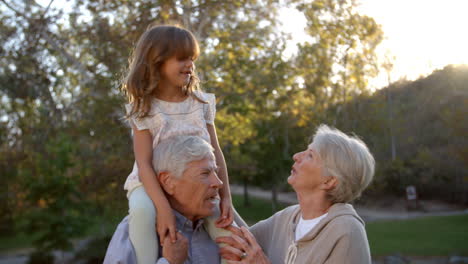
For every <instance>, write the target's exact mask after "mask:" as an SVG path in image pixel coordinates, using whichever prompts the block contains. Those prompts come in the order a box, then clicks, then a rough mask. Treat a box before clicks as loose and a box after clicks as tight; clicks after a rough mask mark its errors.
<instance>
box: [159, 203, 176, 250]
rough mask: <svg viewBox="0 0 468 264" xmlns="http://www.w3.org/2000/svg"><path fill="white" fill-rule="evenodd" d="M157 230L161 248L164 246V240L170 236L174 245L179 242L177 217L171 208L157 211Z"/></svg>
mask: <svg viewBox="0 0 468 264" xmlns="http://www.w3.org/2000/svg"><path fill="white" fill-rule="evenodd" d="M156 230H157V232H158V236H159V241H160V243H161V246H162V245H163V242H164V240H165V239H164V238H165V237H166V235H169V239H170V240H171V242H172V243H175V242H176V240H177V235H176V233H177V228H176V224H175V216H174V213H173V212H172V209H171V208H170V207H168V208H165V209H161V208H159V210H158V211H157V216H156Z"/></svg>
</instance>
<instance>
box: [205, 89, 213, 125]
mask: <svg viewBox="0 0 468 264" xmlns="http://www.w3.org/2000/svg"><path fill="white" fill-rule="evenodd" d="M204 95H205V98H204V99H205V100H206V101H207V102H208V104H207V105H205V108H206V109H204V110H205V111H204V112H205V121H206V123H207V124H210V125H213V124H214V120H215V115H216V97H215V95H214V94H212V93H205V94H204Z"/></svg>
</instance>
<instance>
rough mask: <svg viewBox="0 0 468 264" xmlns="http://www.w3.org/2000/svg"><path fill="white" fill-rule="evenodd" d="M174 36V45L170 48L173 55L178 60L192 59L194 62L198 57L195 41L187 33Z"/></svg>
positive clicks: (198, 51)
mask: <svg viewBox="0 0 468 264" xmlns="http://www.w3.org/2000/svg"><path fill="white" fill-rule="evenodd" d="M178 33H179V34H176V36H175V41H174V45H173V46H172V51H173V52H174V53H173V54H174V55H175V56H176V57H177V58H178V59H184V58H192V59H193V60H196V59H197V58H198V55H200V49H199V47H198V43H197V40H196V39H195V38H194V37H193V35H192V34H191V33H189V32H187V31H185V30H184V31H182V32H178Z"/></svg>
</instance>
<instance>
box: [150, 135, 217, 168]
mask: <svg viewBox="0 0 468 264" xmlns="http://www.w3.org/2000/svg"><path fill="white" fill-rule="evenodd" d="M213 150H214V149H213V147H212V146H211V144H210V143H208V142H206V141H205V140H203V139H202V138H200V137H197V136H175V137H171V138H168V139H166V140H164V141H162V142H161V143H159V144H158V145H157V146H156V148H155V149H154V151H153V168H154V170H155V172H156V174H159V173H160V172H164V171H165V172H169V173H171V174H173V175H174V176H176V177H181V176H182V174H183V173H184V171H185V169H186V167H187V164H188V163H190V162H192V161H198V160H202V159H205V158H209V157H212V158H214V154H213Z"/></svg>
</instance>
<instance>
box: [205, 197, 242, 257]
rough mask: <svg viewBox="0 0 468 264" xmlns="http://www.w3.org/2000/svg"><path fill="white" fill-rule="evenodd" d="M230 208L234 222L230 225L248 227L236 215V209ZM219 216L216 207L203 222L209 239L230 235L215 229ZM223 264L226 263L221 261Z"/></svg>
mask: <svg viewBox="0 0 468 264" xmlns="http://www.w3.org/2000/svg"><path fill="white" fill-rule="evenodd" d="M232 208H233V210H234V222H233V223H232V225H234V226H245V227H249V226H248V225H247V224H246V223H245V222H244V219H242V217H240V215H239V214H238V213H237V211H236V209H234V206H233V207H232ZM220 215H221V212H220V210H219V206H217V207H216V212H215V213H214V214H213V215H212V216H209V217H207V218H205V222H204V225H205V229H206V231H207V232H208V234H209V235H210V237H211V239H213V240H215V239H216V238H218V237H222V236H230V235H231V231H227V230H226V229H223V228H218V227H216V225H215V222H216V220H218V218H219V216H220ZM218 246H219V247H223V246H224V244H219V245H218ZM225 263H227V261H226V260H225V259H221V264H225Z"/></svg>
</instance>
